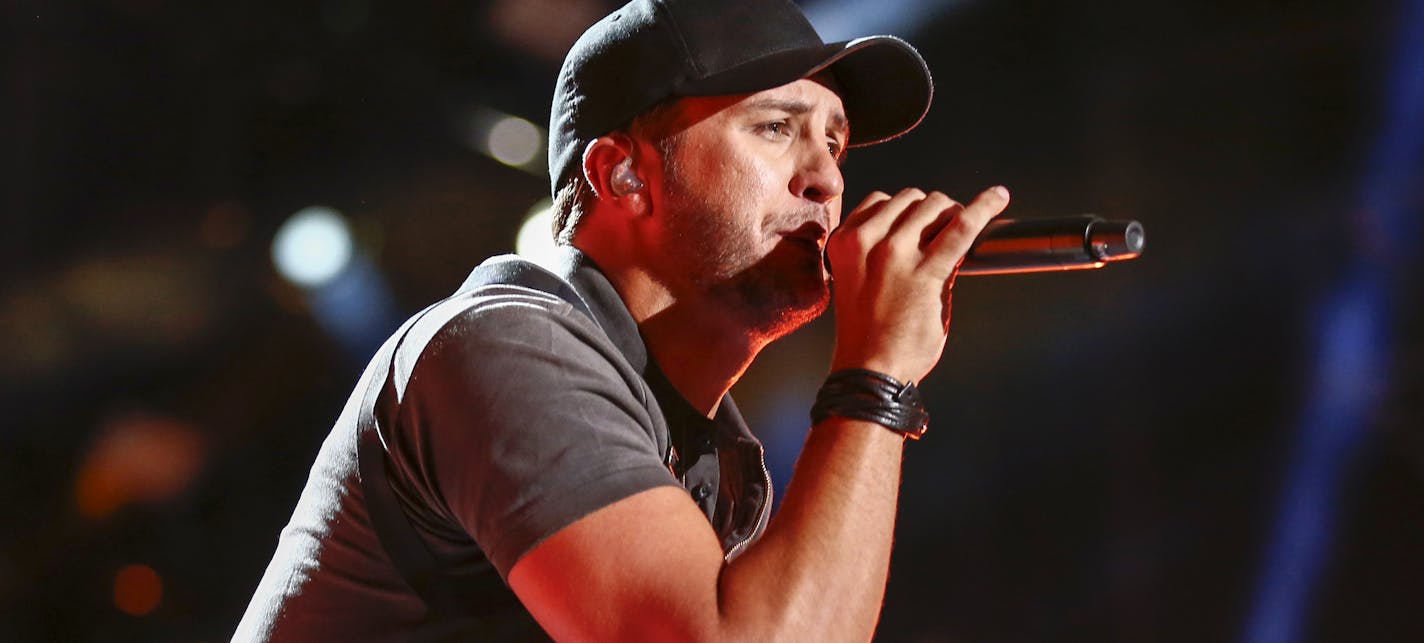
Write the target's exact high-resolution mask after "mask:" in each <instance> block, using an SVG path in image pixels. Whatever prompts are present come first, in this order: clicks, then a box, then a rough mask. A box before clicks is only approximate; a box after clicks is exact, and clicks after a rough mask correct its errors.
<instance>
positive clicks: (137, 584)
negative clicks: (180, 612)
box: [114, 563, 163, 616]
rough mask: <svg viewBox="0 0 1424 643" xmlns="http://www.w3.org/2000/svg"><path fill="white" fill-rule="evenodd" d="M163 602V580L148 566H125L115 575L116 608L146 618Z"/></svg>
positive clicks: (135, 564) (136, 564)
mask: <svg viewBox="0 0 1424 643" xmlns="http://www.w3.org/2000/svg"><path fill="white" fill-rule="evenodd" d="M162 602H163V579H162V578H159V576H158V572H156V571H154V570H153V568H152V567H149V566H148V565H142V564H138V563H134V564H131V565H124V566H123V567H122V568H120V569H119V572H118V573H117V574H115V575H114V607H117V608H119V611H121V612H123V613H125V614H128V615H130V616H145V615H148V614H151V613H152V612H153V610H156V609H158V606H159V604H161V603H162Z"/></svg>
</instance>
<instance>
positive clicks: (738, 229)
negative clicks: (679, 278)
mask: <svg viewBox="0 0 1424 643" xmlns="http://www.w3.org/2000/svg"><path fill="white" fill-rule="evenodd" d="M676 170H677V168H676V167H668V168H667V169H666V177H667V183H668V185H669V187H670V188H671V189H670V190H669V191H668V194H669V204H668V205H669V206H670V207H669V208H668V217H669V218H668V221H667V226H668V229H669V231H670V232H671V233H672V235H671V238H672V239H673V240H674V242H675V243H677V244H678V245H679V247H678V248H676V249H674V250H673V252H674V253H675V254H677V255H679V256H680V263H681V265H682V268H683V269H684V270H685V271H686V274H687V275H688V277H689V282H690V283H691V285H692V286H693V287H694V288H695V289H696V290H697V291H698V292H699V293H700V294H702V295H704V296H705V297H707V298H709V299H710V300H711V301H714V302H716V303H717V304H718V305H720V306H721V307H722V308H723V309H724V310H726V311H727V312H729V313H731V314H733V315H735V316H736V317H737V318H738V319H739V320H740V322H741V323H742V324H744V325H745V326H746V327H747V328H748V329H749V330H750V331H751V332H752V333H754V334H756V335H758V336H759V337H761V338H763V339H765V340H766V341H770V340H773V339H776V338H778V337H781V336H783V335H786V334H787V333H790V332H791V331H793V330H796V329H797V328H800V327H801V326H803V325H805V324H806V323H808V322H810V321H811V320H813V319H815V318H816V317H818V316H820V315H821V313H822V312H824V311H825V309H826V306H827V305H828V304H829V302H830V288H829V287H828V286H827V284H826V279H825V274H824V273H823V272H822V263H821V257H820V254H819V253H817V252H814V251H811V250H810V249H808V248H807V247H806V244H803V243H801V242H793V241H789V240H782V241H780V242H779V243H778V244H777V245H776V246H775V247H774V248H773V249H772V251H771V252H770V253H768V254H767V255H766V256H764V257H759V256H758V249H757V247H756V246H755V244H756V243H757V241H758V240H761V239H763V238H764V235H765V230H763V229H758V228H755V227H749V226H748V225H747V222H748V221H751V220H753V219H754V218H753V217H742V216H734V215H733V214H731V213H727V212H721V211H717V210H714V209H713V208H711V207H709V206H708V205H707V204H706V203H705V202H703V201H701V200H699V199H697V198H696V197H695V196H692V195H693V194H695V192H689V191H688V189H687V188H688V187H689V186H687V185H686V184H685V183H684V182H683V180H682V177H681V176H680V175H679V174H678V172H677V171H676ZM813 217H814V215H813V214H809V213H801V212H787V213H783V214H780V215H778V216H777V217H776V219H774V220H772V221H768V222H766V224H765V225H766V229H769V230H782V229H789V228H794V227H796V226H797V225H799V224H800V223H801V222H804V221H806V220H808V219H811V218H813Z"/></svg>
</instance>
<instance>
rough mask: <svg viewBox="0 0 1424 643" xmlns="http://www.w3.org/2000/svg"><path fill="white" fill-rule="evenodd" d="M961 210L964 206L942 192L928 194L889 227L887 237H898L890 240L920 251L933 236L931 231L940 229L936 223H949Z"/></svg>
mask: <svg viewBox="0 0 1424 643" xmlns="http://www.w3.org/2000/svg"><path fill="white" fill-rule="evenodd" d="M963 209H964V206H962V205H960V204H959V203H958V202H957V201H955V200H954V199H951V198H949V197H948V196H946V195H945V194H944V193H943V192H930V193H929V194H927V195H925V198H924V200H923V201H920V202H919V203H916V204H914V205H912V206H910V209H909V211H908V212H906V213H905V214H903V215H901V216H900V218H899V220H898V221H896V222H895V224H894V225H892V226H891V228H890V232H889V236H892V237H898V238H896V239H892V243H897V244H904V245H905V247H906V248H908V249H914V250H920V249H921V248H923V247H924V246H925V242H926V241H927V240H928V239H930V238H931V237H933V236H934V235H933V231H934V230H935V229H937V228H939V227H942V224H941V225H936V223H937V222H943V221H949V220H950V218H951V217H953V216H954V215H955V214H957V213H958V212H959V211H960V210H963Z"/></svg>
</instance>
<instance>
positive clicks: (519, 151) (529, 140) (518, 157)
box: [485, 116, 544, 167]
mask: <svg viewBox="0 0 1424 643" xmlns="http://www.w3.org/2000/svg"><path fill="white" fill-rule="evenodd" d="M543 138H544V137H543V134H542V133H540V131H539V128H538V127H537V126H535V125H534V124H533V123H531V122H529V121H527V120H525V119H522V118H520V117H518V116H505V117H503V118H500V119H499V120H497V121H495V123H494V125H493V126H491V127H490V130H489V136H488V137H486V139H485V147H486V149H488V150H489V153H490V156H493V157H494V158H495V160H497V161H499V162H500V163H504V164H505V165H513V166H516V167H517V166H521V165H527V164H529V162H531V161H533V160H534V157H536V156H538V155H539V149H540V148H541V147H542V146H543V142H544V141H543Z"/></svg>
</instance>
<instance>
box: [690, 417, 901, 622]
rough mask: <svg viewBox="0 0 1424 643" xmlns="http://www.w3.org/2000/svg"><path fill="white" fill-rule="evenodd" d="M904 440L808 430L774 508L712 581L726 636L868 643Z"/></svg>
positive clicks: (847, 425) (835, 422)
mask: <svg viewBox="0 0 1424 643" xmlns="http://www.w3.org/2000/svg"><path fill="white" fill-rule="evenodd" d="M903 449H904V438H903V437H902V436H901V435H900V434H898V433H895V432H893V431H890V430H888V429H886V428H884V427H881V426H879V425H877V424H872V423H869V422H863V421H858V420H849V419H845V418H839V417H832V418H829V419H827V420H825V421H823V422H822V423H820V424H819V425H817V426H815V427H813V428H812V430H811V433H810V435H809V436H808V438H807V441H806V446H805V449H804V450H803V451H802V454H801V458H800V460H799V461H798V462H797V464H796V473H795V475H794V476H793V478H792V480H791V484H790V487H789V489H788V491H787V495H786V498H785V500H784V502H783V503H782V505H781V509H780V511H779V512H778V513H777V515H776V517H775V519H773V521H772V523H771V524H770V525H769V526H768V528H767V531H766V534H765V535H764V536H763V537H762V539H761V540H760V541H758V542H757V544H756V545H754V546H753V547H751V548H750V549H748V550H747V552H746V553H745V554H743V555H742V556H741V557H740V558H738V559H736V560H735V561H733V562H732V563H731V564H729V565H728V566H727V567H726V569H725V570H724V571H723V574H722V578H721V580H720V582H719V588H718V590H719V594H718V603H719V609H720V616H721V623H722V625H723V630H724V631H725V632H726V633H727V635H728V638H729V639H731V640H751V639H766V640H817V641H830V640H868V639H869V638H870V636H871V635H872V634H873V633H874V630H875V624H876V622H877V621H878V619H879V615H880V607H881V603H882V601H883V600H884V596H885V581H886V576H887V574H888V570H889V563H890V548H891V541H892V536H893V531H894V526H895V510H896V500H897V495H898V493H899V486H900V465H901V456H902V452H903Z"/></svg>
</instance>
